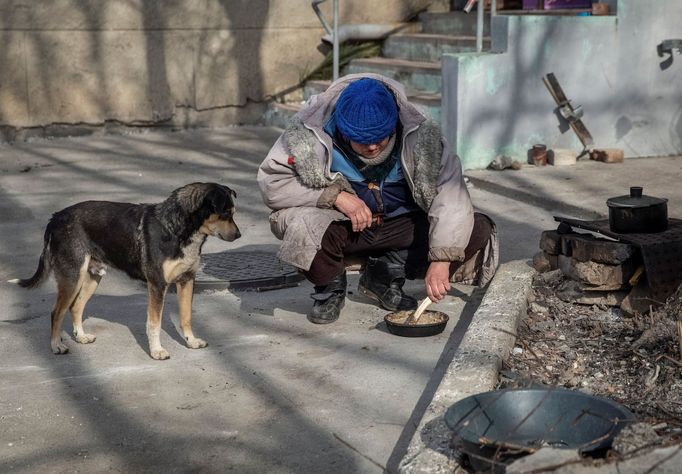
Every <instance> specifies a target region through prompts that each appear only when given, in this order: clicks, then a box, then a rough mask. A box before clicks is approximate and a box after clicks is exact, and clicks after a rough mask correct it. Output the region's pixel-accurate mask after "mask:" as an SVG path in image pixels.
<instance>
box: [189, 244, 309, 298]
mask: <svg viewBox="0 0 682 474" xmlns="http://www.w3.org/2000/svg"><path fill="white" fill-rule="evenodd" d="M303 279H304V277H303V275H301V274H300V273H299V272H298V270H297V269H296V268H295V267H293V266H291V265H287V264H285V263H282V262H280V260H279V259H278V258H277V255H276V254H274V253H269V252H235V251H225V252H217V253H207V254H204V255H202V256H201V264H200V267H199V271H198V272H197V276H196V280H195V282H194V286H195V288H196V290H197V291H201V290H208V289H210V290H216V289H226V288H230V289H233V290H249V289H250V290H257V291H264V290H272V289H277V288H287V287H291V286H296V285H297V284H298V282H300V281H301V280H303Z"/></svg>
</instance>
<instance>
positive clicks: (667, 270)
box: [554, 216, 682, 302]
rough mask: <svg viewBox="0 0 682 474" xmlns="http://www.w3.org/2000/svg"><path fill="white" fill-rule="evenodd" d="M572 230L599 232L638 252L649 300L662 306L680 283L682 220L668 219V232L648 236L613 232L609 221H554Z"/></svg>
mask: <svg viewBox="0 0 682 474" xmlns="http://www.w3.org/2000/svg"><path fill="white" fill-rule="evenodd" d="M554 220H556V221H557V222H563V223H565V224H568V225H570V226H571V227H577V228H579V229H585V230H590V231H593V232H598V233H600V234H602V235H605V236H607V237H611V238H613V239H616V240H619V241H620V242H625V243H627V244H631V245H634V246H636V247H637V248H639V250H640V253H641V255H642V261H643V263H644V270H645V272H646V277H647V282H648V284H649V288H650V289H651V293H652V298H653V299H655V300H656V301H659V302H664V301H665V300H666V299H667V298H668V296H670V295H671V294H672V293H673V292H674V291H675V290H676V289H677V287H678V286H679V285H680V284H681V283H682V220H680V219H668V230H666V231H663V232H656V233H648V234H618V233H616V232H612V231H611V228H610V226H609V220H608V219H600V220H596V221H583V220H580V219H570V218H567V217H556V216H555V217H554Z"/></svg>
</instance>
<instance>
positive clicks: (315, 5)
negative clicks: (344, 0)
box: [312, 0, 339, 81]
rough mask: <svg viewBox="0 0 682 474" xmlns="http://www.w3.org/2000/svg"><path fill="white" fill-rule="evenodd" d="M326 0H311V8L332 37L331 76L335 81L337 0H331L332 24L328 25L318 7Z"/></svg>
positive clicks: (337, 39)
mask: <svg viewBox="0 0 682 474" xmlns="http://www.w3.org/2000/svg"><path fill="white" fill-rule="evenodd" d="M326 1H327V0H312V7H313V10H314V11H315V14H316V15H317V17H318V18H319V19H320V23H322V27H323V28H324V30H325V31H326V32H327V34H328V35H331V37H332V58H333V64H332V78H333V80H334V81H335V80H337V79H338V78H339V0H333V6H332V10H333V17H332V26H329V23H327V20H325V19H324V16H322V12H321V11H320V7H319V5H320V3H324V2H326Z"/></svg>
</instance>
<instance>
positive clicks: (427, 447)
mask: <svg viewBox="0 0 682 474" xmlns="http://www.w3.org/2000/svg"><path fill="white" fill-rule="evenodd" d="M534 274H535V270H534V269H533V268H532V267H531V266H530V265H529V264H528V262H527V261H525V260H515V261H512V262H508V263H505V264H502V265H501V266H500V268H499V269H498V270H497V274H496V275H495V278H494V279H493V281H492V282H491V283H490V286H489V287H488V290H487V291H486V294H485V296H484V297H483V301H482V302H481V305H480V306H479V307H478V309H477V310H476V313H475V314H474V318H473V321H472V322H471V325H470V326H469V328H468V329H467V331H466V334H465V335H464V338H463V339H462V343H461V344H460V346H459V348H458V349H457V351H456V352H455V355H454V357H453V359H452V362H450V364H449V366H448V368H447V370H446V372H445V375H444V376H443V380H442V381H441V383H440V385H439V386H438V389H437V390H436V393H435V394H434V396H433V400H432V401H431V403H430V404H429V406H428V408H427V409H426V411H425V413H424V415H423V417H422V419H421V421H420V423H419V425H418V427H417V430H416V431H415V434H414V436H413V437H412V440H411V442H410V444H409V446H408V448H407V453H406V455H405V456H404V457H403V459H402V461H401V462H400V466H399V472H401V473H403V474H413V473H446V472H447V473H452V472H453V471H455V470H456V469H457V466H458V465H457V461H456V454H455V453H454V452H453V451H452V450H451V449H450V448H449V446H448V445H449V442H450V438H451V432H450V430H449V429H448V427H447V426H446V425H445V420H444V415H445V411H446V410H447V408H448V407H449V406H450V405H452V404H453V403H455V402H456V401H458V400H461V399H463V398H465V397H468V396H470V395H474V394H476V393H481V392H486V391H488V390H492V389H493V388H494V387H495V385H496V384H497V374H498V370H499V368H500V365H501V363H502V360H503V359H504V358H506V357H507V355H508V354H509V352H510V351H511V349H512V348H513V347H514V342H515V340H516V338H515V337H514V336H513V335H512V334H515V333H516V327H517V324H518V322H519V321H520V319H521V318H522V316H523V315H524V314H525V312H526V305H527V297H528V293H529V291H530V288H531V282H532V277H533V275H534Z"/></svg>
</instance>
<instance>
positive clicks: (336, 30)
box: [332, 0, 339, 81]
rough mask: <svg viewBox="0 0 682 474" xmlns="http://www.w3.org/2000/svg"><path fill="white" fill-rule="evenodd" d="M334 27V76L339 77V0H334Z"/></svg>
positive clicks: (335, 78)
mask: <svg viewBox="0 0 682 474" xmlns="http://www.w3.org/2000/svg"><path fill="white" fill-rule="evenodd" d="M333 23H334V28H333V36H332V37H333V52H332V54H333V56H334V59H333V73H332V78H333V80H334V81H336V80H337V79H338V78H339V0H334V20H333Z"/></svg>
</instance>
